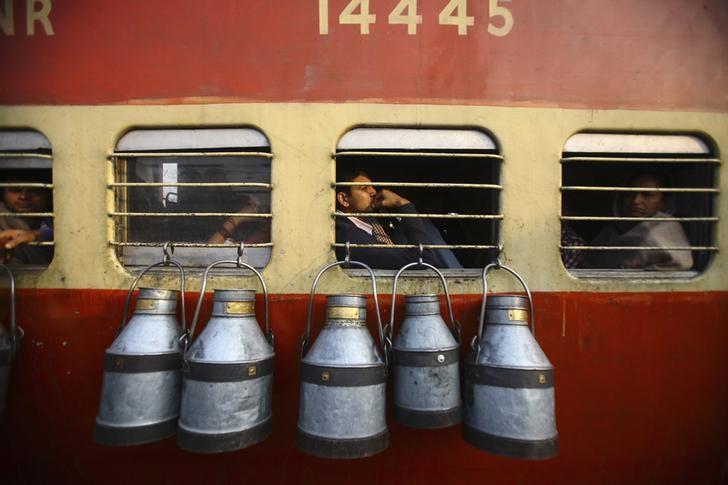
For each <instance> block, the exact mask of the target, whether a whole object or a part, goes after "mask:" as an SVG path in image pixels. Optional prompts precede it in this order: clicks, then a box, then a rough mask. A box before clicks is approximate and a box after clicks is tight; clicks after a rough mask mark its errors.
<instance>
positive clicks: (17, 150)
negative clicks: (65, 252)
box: [0, 129, 55, 269]
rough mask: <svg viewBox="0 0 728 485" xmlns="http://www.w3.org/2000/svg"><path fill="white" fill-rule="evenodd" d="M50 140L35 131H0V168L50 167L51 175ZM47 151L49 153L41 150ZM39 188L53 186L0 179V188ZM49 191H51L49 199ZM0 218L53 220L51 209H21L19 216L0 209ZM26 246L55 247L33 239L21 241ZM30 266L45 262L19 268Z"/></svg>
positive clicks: (53, 215) (43, 267) (44, 168)
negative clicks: (25, 241)
mask: <svg viewBox="0 0 728 485" xmlns="http://www.w3.org/2000/svg"><path fill="white" fill-rule="evenodd" d="M52 149H53V148H52V146H51V142H50V140H48V138H47V137H46V136H45V135H44V134H43V133H41V132H40V131H37V130H28V129H21V130H14V129H2V130H0V170H2V171H4V170H11V169H21V170H22V169H30V170H33V169H38V170H50V171H51V177H52V174H53V154H52ZM45 152H51V153H45ZM11 187H15V188H40V189H49V190H51V191H52V190H53V189H54V188H55V185H54V184H52V183H50V184H44V183H37V182H28V183H17V182H2V183H0V189H4V188H11ZM52 198H53V193H52V192H51V199H52ZM0 217H30V218H51V219H55V212H54V211H51V212H25V213H23V214H22V216H19V215H18V214H17V213H15V212H0ZM24 244H25V245H27V246H45V247H49V246H50V247H53V246H55V240H54V241H42V242H40V241H33V242H28V243H24ZM33 266H37V267H39V268H42V269H45V268H46V267H47V266H45V265H24V266H23V269H32V267H33Z"/></svg>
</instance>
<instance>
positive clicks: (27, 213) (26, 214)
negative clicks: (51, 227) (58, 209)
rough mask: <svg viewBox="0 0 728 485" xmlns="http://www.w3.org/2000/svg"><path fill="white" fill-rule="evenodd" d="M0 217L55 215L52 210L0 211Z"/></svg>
mask: <svg viewBox="0 0 728 485" xmlns="http://www.w3.org/2000/svg"><path fill="white" fill-rule="evenodd" d="M0 217H55V214H54V213H53V212H0Z"/></svg>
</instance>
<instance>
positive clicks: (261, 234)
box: [208, 195, 270, 244]
mask: <svg viewBox="0 0 728 485" xmlns="http://www.w3.org/2000/svg"><path fill="white" fill-rule="evenodd" d="M238 200H240V201H241V202H242V207H241V208H240V210H239V211H238V212H240V213H241V214H245V213H248V214H255V213H258V212H259V206H260V204H259V203H258V201H257V200H256V199H255V198H254V197H251V196H249V195H243V196H241V197H239V198H238ZM241 241H243V242H245V243H246V244H258V243H266V242H270V224H269V223H268V221H267V220H265V219H261V218H257V217H245V216H241V217H229V218H227V219H226V220H225V222H224V223H223V224H222V226H220V228H219V229H218V230H217V231H216V232H215V234H213V235H212V237H210V240H209V241H208V242H209V243H211V244H224V243H239V242H241Z"/></svg>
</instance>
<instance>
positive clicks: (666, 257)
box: [585, 174, 693, 271]
mask: <svg viewBox="0 0 728 485" xmlns="http://www.w3.org/2000/svg"><path fill="white" fill-rule="evenodd" d="M628 186H629V187H635V188H644V189H645V190H644V191H642V190H640V191H635V192H627V193H625V194H623V195H620V196H619V197H618V198H617V203H616V206H615V208H616V213H617V216H618V217H634V218H645V219H649V218H653V217H654V218H663V217H671V216H670V214H667V213H666V212H663V208H664V205H665V198H664V195H663V193H662V192H659V191H656V190H650V189H658V188H662V187H665V183H664V181H663V180H662V179H661V178H660V177H659V176H657V175H655V174H642V175H640V176H638V177H636V178H634V179H632V181H631V182H630V183H629V184H628ZM591 245H592V246H644V247H656V248H660V249H643V250H621V251H609V250H606V251H589V254H588V255H587V256H586V258H585V260H586V261H585V263H586V265H588V266H589V267H592V268H624V269H647V270H663V271H670V270H672V271H676V270H688V269H690V268H691V267H692V266H693V256H692V254H691V252H690V250H689V249H670V248H675V247H688V246H690V242H689V241H688V238H687V237H686V236H685V231H683V228H682V226H681V225H680V223H679V222H676V221H659V220H657V221H651V220H644V221H634V220H620V221H616V222H614V223H612V224H609V225H607V226H606V227H604V228H603V229H602V230H601V232H600V233H599V234H598V235H597V237H596V238H595V239H594V240H593V241H592V242H591Z"/></svg>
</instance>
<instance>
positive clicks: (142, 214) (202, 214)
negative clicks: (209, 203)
mask: <svg viewBox="0 0 728 485" xmlns="http://www.w3.org/2000/svg"><path fill="white" fill-rule="evenodd" d="M0 215H2V213H0ZM109 215H110V216H112V217H251V218H258V219H270V218H272V217H273V214H272V213H270V212H268V213H257V212H109Z"/></svg>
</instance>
